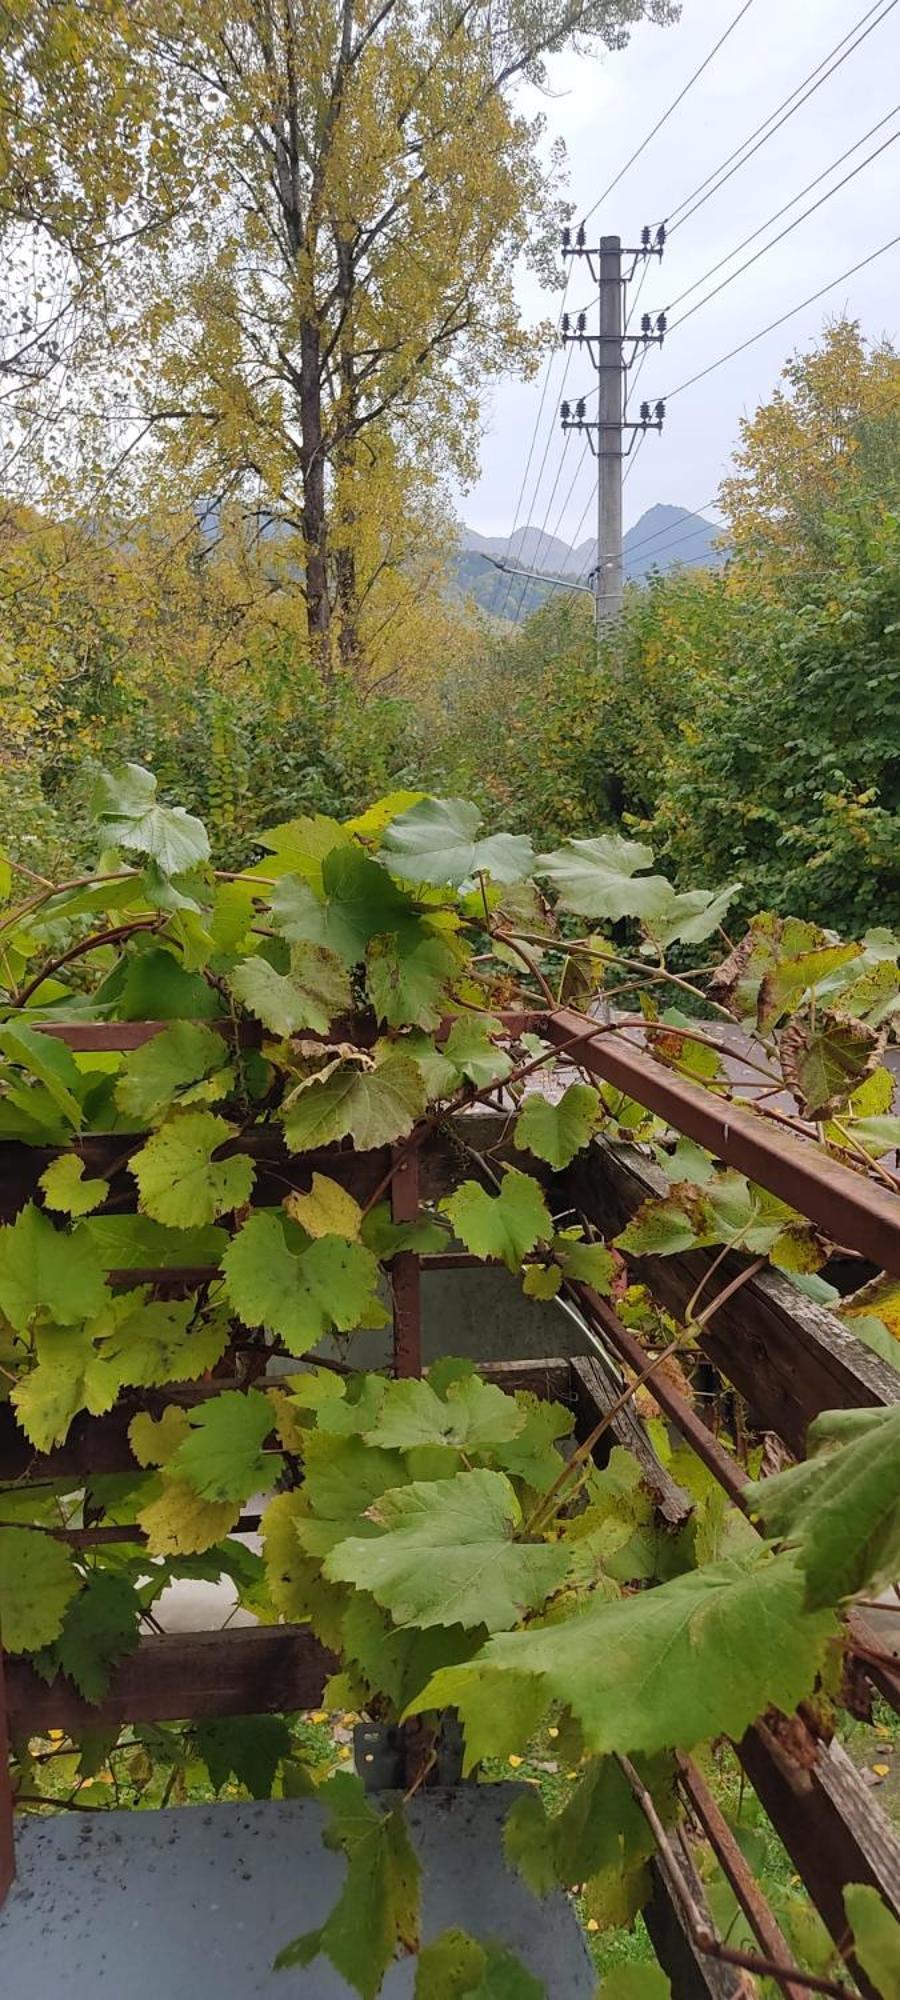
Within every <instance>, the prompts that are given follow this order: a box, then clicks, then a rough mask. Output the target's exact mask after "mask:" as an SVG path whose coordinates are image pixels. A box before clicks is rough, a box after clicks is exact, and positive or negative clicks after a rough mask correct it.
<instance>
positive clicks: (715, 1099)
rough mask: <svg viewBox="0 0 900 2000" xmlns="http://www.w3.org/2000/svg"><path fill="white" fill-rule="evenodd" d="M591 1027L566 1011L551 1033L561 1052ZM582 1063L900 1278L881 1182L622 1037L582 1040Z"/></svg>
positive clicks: (899, 1220)
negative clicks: (657, 1059) (688, 1076)
mask: <svg viewBox="0 0 900 2000" xmlns="http://www.w3.org/2000/svg"><path fill="white" fill-rule="evenodd" d="M585 1025H586V1023H585V1017H584V1015H583V1014H576V1013H573V1012H572V1011H571V1009H569V1008H566V1007H563V1008H560V1010H559V1011H558V1012H557V1013H555V1014H551V1015H549V1016H548V1018H547V1020H546V1021H545V1023H544V1028H543V1033H544V1034H545V1035H546V1037H547V1040H548V1041H550V1042H553V1043H554V1044H555V1045H556V1046H557V1047H559V1046H560V1044H563V1043H565V1042H567V1041H571V1040H572V1039H573V1038H574V1037H575V1036H577V1035H578V1033H579V1029H580V1030H581V1031H582V1032H583V1030H584V1028H585ZM578 1063H579V1065H580V1067H582V1068H584V1069H586V1070H587V1071H588V1072H589V1074H590V1075H592V1076H595V1077H598V1078H600V1079H601V1080H602V1081H604V1082H606V1083H612V1084H614V1085H615V1087H616V1089H617V1090H624V1091H626V1092H627V1094H628V1096H629V1097H633V1098H634V1099H635V1100H636V1102H637V1103H638V1104H643V1105H645V1106H646V1108H647V1110H648V1111H655V1112H656V1113H657V1115H658V1116H659V1117H661V1118H665V1120H666V1121H667V1123H668V1124H669V1125H672V1126H673V1127H674V1128H675V1130H676V1131H678V1132H684V1133H685V1134H686V1136H687V1137H688V1138H689V1139H696V1140H697V1141H698V1143H699V1144H700V1145H701V1146H706V1147H707V1149H708V1150H709V1152H711V1153H713V1154H714V1155H715V1157H716V1159H720V1160H724V1161H725V1162H726V1163H727V1165H729V1166H732V1167H737V1169H738V1171H739V1172H740V1173H742V1174H748V1175H749V1177H750V1179H751V1180H753V1181H756V1182H757V1183H758V1184H759V1186H760V1187H764V1188H768V1189H769V1190H770V1192H771V1193H772V1194H776V1195H778V1196H780V1198H781V1200H782V1201H786V1202H789V1203H790V1205H791V1207H792V1208H796V1209H799V1211H800V1214H801V1215H806V1216H808V1217H809V1219H810V1221H812V1222H817V1223H818V1224H819V1226H820V1227H821V1228H822V1229H824V1230H825V1232H826V1234H827V1235H828V1236H830V1237H831V1238H832V1240H833V1241H834V1242H835V1243H848V1244H849V1245H850V1247H851V1248H852V1249H854V1250H859V1251H861V1253H862V1255H863V1256H864V1257H869V1258H870V1259H871V1261H872V1263H873V1264H877V1266H878V1268H879V1270H885V1271H890V1272H892V1273H893V1274H894V1275H895V1276H900V1200H898V1198H897V1196H896V1195H895V1194H891V1193H889V1191H888V1189H887V1188H884V1187H881V1186H880V1185H879V1183H878V1182H877V1181H873V1180H869V1179H867V1178H865V1176H863V1175H861V1174H855V1173H853V1172H851V1170H850V1168H849V1167H844V1166H841V1165H840V1164H839V1162H838V1161H837V1160H832V1159H831V1158H830V1157H829V1155H828V1154H827V1153H826V1152H824V1151H823V1150H822V1149H821V1148H820V1147H818V1146H815V1145H807V1144H806V1143H805V1142H804V1140H803V1139H801V1138H794V1136H793V1135H792V1134H791V1133H788V1132H784V1131H782V1130H781V1128H780V1127H777V1126H773V1125H770V1124H768V1123H767V1121H766V1120H765V1119H764V1118H759V1117H757V1116H756V1114H755V1113H754V1112H752V1111H748V1110H747V1109H746V1107H745V1106H744V1105H742V1104H739V1103H735V1102H734V1100H733V1099H728V1100H725V1101H723V1099H722V1098H721V1097H719V1096H717V1095H716V1093H715V1091H712V1090H708V1089H705V1088H704V1087H703V1085H702V1084H698V1083H692V1082H691V1081H690V1080H689V1078H687V1077H684V1076H679V1075H678V1073H677V1071H675V1070H670V1069H666V1068H664V1066H663V1064H662V1063H658V1062H655V1061H654V1060H653V1057H652V1056H651V1055H649V1054H648V1052H647V1050H646V1049H645V1048H641V1047H640V1046H639V1045H638V1044H637V1043H635V1042H634V1041H633V1040H630V1039H629V1038H628V1036H627V1035H625V1034H623V1033H621V1032H619V1033H609V1032H606V1033H604V1032H598V1033H595V1034H594V1035H593V1036H591V1037H590V1038H589V1039H587V1040H582V1042H581V1045H580V1047H579V1049H578Z"/></svg>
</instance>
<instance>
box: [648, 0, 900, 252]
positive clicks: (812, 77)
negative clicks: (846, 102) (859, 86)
mask: <svg viewBox="0 0 900 2000" xmlns="http://www.w3.org/2000/svg"><path fill="white" fill-rule="evenodd" d="M896 5H897V0H887V5H886V6H884V5H883V0H875V5H874V6H872V7H870V8H869V10H868V13H866V14H862V15H861V16H860V19H859V20H858V21H857V22H856V23H855V25H854V26H853V27H852V28H850V29H849V30H848V32H847V34H846V35H844V36H843V37H842V39H841V41H839V42H836V43H835V45H834V48H833V49H830V50H829V52H828V54H827V56H823V58H822V61H821V62H820V63H819V64H818V65H817V67H816V68H815V69H814V70H811V71H810V73H809V75H808V76H806V77H804V78H803V80H802V82H800V83H799V84H798V85H797V86H796V89H795V90H792V91H791V93H790V96H789V97H785V98H783V99H782V102H781V103H780V104H778V105H776V107H775V110H774V111H770V113H769V116H768V118H765V119H763V122H762V124H761V125H757V126H756V128H755V130H754V131H753V132H751V133H750V134H749V135H748V137H747V138H746V139H744V140H743V141H742V143H741V145H740V146H736V147H735V150H734V152H733V153H729V154H728V156H727V158H726V159H724V160H722V161H721V162H720V164H719V166H718V167H715V168H714V169H713V171H712V173H711V174H707V176H706V179H705V180H704V181H700V182H699V183H698V185H697V187H695V188H694V189H693V190H692V192H691V193H690V194H688V195H685V197H684V200H683V201H680V202H679V203H678V206H677V207H676V208H674V209H672V210H671V211H670V213H669V215H668V217H667V219H666V227H667V230H668V233H669V235H670V236H671V235H672V234H673V233H674V231H675V230H676V229H680V228H681V227H682V225H683V224H684V223H685V222H688V221H689V220H690V217H691V216H692V215H696V213H697V210H698V208H702V207H703V205H704V202H707V201H710V200H711V198H712V196H713V195H714V194H718V192H719V189H720V188H723V187H724V186H725V184H726V182H727V181H730V180H731V178H732V176H733V175H734V174H736V173H739V172H740V169H741V167H745V166H746V165H747V162H748V160H752V158H753V156H754V154H755V153H758V152H759V150H760V147H761V146H765V145H766V144H767V143H768V141H769V139H772V138H774V136H775V133H776V132H779V131H780V130H781V127H782V125H786V124H787V121H788V119H789V118H793V116H794V112H795V111H799V110H800V108H801V106H802V105H804V104H806V103H807V101H808V99H809V98H810V97H812V96H813V95H814V93H815V92H816V91H817V90H819V89H821V86H822V84H823V83H827V82H828V79H829V77H831V76H833V75H834V73H835V70H838V69H840V67H841V64H842V63H845V62H846V61H847V58H848V56H852V55H853V54H854V51H855V50H856V49H858V48H859V47H860V44H861V43H862V42H864V41H865V40H866V39H867V37H868V36H869V35H871V34H873V33H874V30H875V29H876V28H880V26H881V23H882V21H885V20H886V19H887V17H888V15H889V14H890V13H892V12H893V9H894V8H895V7H896ZM879 7H881V9H882V11H881V13H879V14H878V17H877V20H874V21H873V20H872V19H871V16H872V15H873V14H875V13H877V10H878V8H879ZM867 23H868V25H866V24H867ZM854 35H855V36H856V40H855V41H853V40H852V39H851V38H852V37H853V36H854ZM847 43H849V44H850V46H849V47H846V46H845V44H847ZM840 50H843V54H840V53H839V51H840ZM833 57H834V58H836V60H834V61H833V60H832V58H833ZM828 64H830V65H831V67H830V68H828V67H827V65H828ZM804 85H809V88H808V89H804ZM800 92H803V95H802V96H801V95H800V94H799V93H800ZM795 100H796V102H795ZM782 112H783V114H784V115H783V117H782V116H780V115H779V114H780V113H782ZM773 121H776V122H773ZM754 141H756V143H755V144H754V143H753V142H754ZM732 161H733V162H734V165H732ZM726 168H727V169H728V171H727V172H726V171H725V170H726ZM704 190H706V192H704Z"/></svg>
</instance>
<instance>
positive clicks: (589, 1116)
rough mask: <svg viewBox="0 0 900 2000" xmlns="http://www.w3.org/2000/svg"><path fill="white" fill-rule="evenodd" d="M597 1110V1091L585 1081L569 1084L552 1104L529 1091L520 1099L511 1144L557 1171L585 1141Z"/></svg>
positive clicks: (538, 1094)
mask: <svg viewBox="0 0 900 2000" xmlns="http://www.w3.org/2000/svg"><path fill="white" fill-rule="evenodd" d="M599 1109H600V1096H599V1092H597V1091H596V1090H594V1088H593V1086H592V1085H591V1084H589V1083H570V1085H569V1088H568V1090H567V1091H566V1092H565V1093H564V1095H563V1096H562V1097H561V1098H560V1099H559V1101H558V1103H556V1104H554V1103H553V1102H552V1101H551V1099H550V1098H549V1097H544V1096H542V1095H541V1093H540V1092H539V1091H533V1092H532V1093H531V1094H530V1095H529V1096H528V1097H526V1098H524V1099H523V1101H522V1106H521V1109H520V1111H519V1116H518V1118H517V1119H516V1124H515V1130H514V1132H513V1144H514V1145H515V1146H517V1147H518V1148H519V1151H520V1152H528V1153H533V1154H534V1155H535V1157H536V1159H538V1160H546V1161H547V1162H548V1164H549V1165H550V1166H551V1167H554V1168H556V1169H557V1170H559V1169H561V1168H562V1167H568V1166H569V1165H570V1164H571V1162H572V1160H574V1158H575V1155H576V1153H580V1152H581V1150H582V1147H584V1146H587V1145H588V1144H589V1142H590V1139H591V1135H592V1133H593V1131H594V1127H595V1125H596V1123H597V1113H598V1111H599Z"/></svg>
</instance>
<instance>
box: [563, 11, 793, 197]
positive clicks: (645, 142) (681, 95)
mask: <svg viewBox="0 0 900 2000" xmlns="http://www.w3.org/2000/svg"><path fill="white" fill-rule="evenodd" d="M752 5H753V0H744V5H743V7H741V8H740V9H739V11H738V12H737V14H735V17H734V20H733V21H732V22H731V23H730V25H729V26H728V27H727V28H726V29H725V32H724V34H722V35H720V36H719V39H718V41H717V42H716V44H715V47H714V48H712V49H710V51H709V54H708V56H704V58H703V61H702V63H701V64H700V66H699V69H695V71H694V74H693V76H689V77H688V80H687V83H686V84H685V85H684V88H683V89H682V90H680V91H679V92H678V96H677V97H673V99H672V102H671V104H670V105H669V107H668V109H667V110H666V111H664V112H663V114H662V117H661V118H657V121H656V124H655V125H654V126H653V129H652V131H650V132H648V133H647V137H646V139H642V140H641V143H640V145H639V146H636V147H635V150H634V152H633V153H632V154H631V156H630V158H629V159H627V160H626V161H625V165H624V167H620V168H619V171H618V173H617V174H615V175H614V176H613V179H612V180H611V181H610V182H609V185H608V186H607V187H605V188H604V190H603V193H602V194H598V196H597V199H596V201H595V202H594V204H593V207H592V208H589V209H588V210H587V213H586V214H585V215H584V216H583V217H582V220H583V221H584V222H589V221H590V218H591V216H592V215H594V214H596V211H597V209H598V208H599V207H600V205H601V203H602V202H604V201H605V200H606V197H607V195H610V194H612V191H613V188H617V187H618V185H619V182H620V181H621V180H624V178H625V175H626V174H627V172H628V169H629V167H633V166H634V163H635V160H639V159H640V156H641V154H642V153H643V152H645V151H646V149H647V147H648V146H649V144H650V141H651V139H655V138H656V134H657V132H661V131H662V128H663V126H664V125H665V124H667V123H668V120H669V119H670V118H671V116H672V113H673V111H677V109H678V106H679V104H683V103H684V100H685V98H686V97H687V94H688V91H689V90H692V89H693V87H694V84H695V83H696V82H697V79H698V77H701V76H702V75H703V72H704V70H705V69H708V68H709V65H710V63H711V62H712V60H713V57H714V56H717V55H718V53H719V50H720V49H721V48H722V47H723V46H724V44H725V43H726V42H727V40H728V37H729V35H733V34H734V31H735V28H736V27H737V26H738V24H739V23H740V22H741V21H742V20H743V18H744V15H745V14H746V13H748V12H749V10H750V8H751V6H752Z"/></svg>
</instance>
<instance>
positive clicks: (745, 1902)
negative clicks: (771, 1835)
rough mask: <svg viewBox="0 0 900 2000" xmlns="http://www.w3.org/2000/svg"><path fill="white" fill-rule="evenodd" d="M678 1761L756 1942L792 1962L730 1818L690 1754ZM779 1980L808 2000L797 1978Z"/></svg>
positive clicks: (792, 1996) (787, 1991) (797, 1999)
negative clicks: (739, 1843) (745, 1857)
mask: <svg viewBox="0 0 900 2000" xmlns="http://www.w3.org/2000/svg"><path fill="white" fill-rule="evenodd" d="M677 1763H678V1777H679V1781H680V1784H681V1789H682V1791H683V1792H684V1794H685V1797H686V1798H687V1800H688V1802H689V1804H690V1806H691V1808H692V1810H693V1812H694V1814H695V1815H696V1818H697V1820H698V1821H699V1823H700V1826H701V1827H702V1829H703V1832H704V1833H705V1835H706V1838H707V1840H708V1841H709V1843H710V1846H711V1847H712V1849H713V1852H714V1854H715V1856H716V1859H717V1861H718V1863H719V1866H720V1868H721V1869H722V1872H723V1874H724V1875H725V1876H726V1877H727V1879H728V1881H729V1882H730V1884H731V1887H732V1889H733V1890H734V1893H735V1895H736V1897H737V1900H738V1902H739V1903H740V1906H741V1909H742V1910H743V1912H744V1915H745V1917H746V1919H747V1922H748V1924H749V1925H750V1928H751V1930H752V1932H753V1935H754V1937H755V1939H756V1941H757V1944H758V1945H759V1946H760V1947H761V1949H762V1951H764V1952H765V1953H766V1954H767V1955H768V1957H769V1958H771V1959H775V1960H776V1961H777V1962H778V1963H779V1964H780V1965H789V1964H790V1962H791V1959H792V1957H793V1953H792V1951H791V1948H790V1945H789V1944H788V1941H787V1938H786V1937H785V1935H784V1932H783V1931H782V1930H781V1928H780V1926H779V1925H778V1924H777V1923H776V1921H775V1918H774V1916H773V1915H772V1911H771V1909H770V1908H769V1905H768V1903H767V1902H766V1899H765V1896H764V1895H763V1893H762V1890H761V1889H760V1887H759V1884H758V1883H757V1882H756V1881H755V1880H754V1876H753V1871H752V1869H751V1868H750V1867H749V1866H748V1864H747V1862H746V1861H745V1859H744V1856H743V1854H742V1853H741V1850H740V1848H739V1846H738V1843H737V1841H736V1840H735V1837H734V1834H733V1833H732V1831H731V1828H730V1826H729V1824H728V1821H727V1820H726V1819H725V1817H724V1815H723V1814H722V1813H721V1812H720V1811H719V1808H718V1806H717V1804H716V1801H715V1799H714V1798H713V1795H712V1792H711V1791H710V1789H709V1786H708V1785H707V1784H706V1783H705V1781H704V1779H703V1778H702V1777H701V1775H700V1772H699V1771H698V1769H697V1766H696V1764H695V1763H694V1762H693V1761H692V1759H691V1758H690V1757H679V1758H678V1759H677ZM776 1983H777V1984H778V1985H779V1986H780V1987H781V1991H782V1993H783V1994H784V1995H785V2000H806V1996H807V1991H808V1989H807V1987H805V1986H798V1985H797V1983H796V1981H795V1980H793V1979H786V1978H779V1979H778V1980H777V1981H776Z"/></svg>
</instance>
